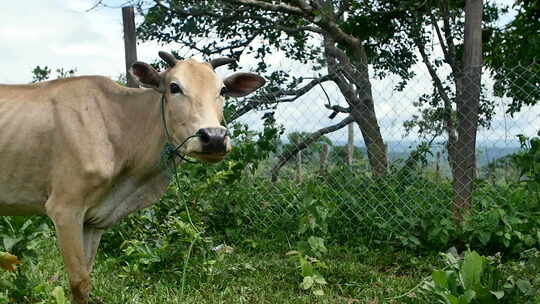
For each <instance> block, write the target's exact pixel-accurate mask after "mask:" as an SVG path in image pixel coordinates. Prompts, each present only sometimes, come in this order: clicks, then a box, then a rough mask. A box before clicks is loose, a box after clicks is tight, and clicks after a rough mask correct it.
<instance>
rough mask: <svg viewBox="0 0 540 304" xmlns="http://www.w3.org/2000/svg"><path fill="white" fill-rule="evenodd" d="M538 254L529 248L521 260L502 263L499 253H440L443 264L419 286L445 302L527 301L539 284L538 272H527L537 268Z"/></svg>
mask: <svg viewBox="0 0 540 304" xmlns="http://www.w3.org/2000/svg"><path fill="white" fill-rule="evenodd" d="M538 256H539V252H538V251H537V250H530V251H528V252H525V253H524V254H523V255H522V259H523V260H522V262H520V263H509V264H503V263H501V261H500V256H495V257H485V256H481V255H479V254H478V253H477V252H476V251H469V250H468V251H466V252H465V254H464V257H460V256H458V255H457V254H456V253H455V251H450V252H449V253H446V254H443V257H444V259H445V262H446V264H447V267H446V268H445V269H442V270H435V271H433V273H432V275H431V280H430V281H428V282H426V284H425V285H424V286H423V289H424V292H427V293H429V294H433V295H435V296H436V298H438V299H439V302H440V303H446V304H468V303H471V304H482V303H485V304H488V303H528V301H530V300H532V299H533V296H535V295H536V293H537V288H538V287H539V285H540V284H539V283H540V282H539V279H540V276H539V274H538V272H536V273H534V274H533V273H531V272H530V269H532V270H533V271H534V270H538V266H539V264H538ZM527 269H529V270H527ZM534 284H536V286H534Z"/></svg>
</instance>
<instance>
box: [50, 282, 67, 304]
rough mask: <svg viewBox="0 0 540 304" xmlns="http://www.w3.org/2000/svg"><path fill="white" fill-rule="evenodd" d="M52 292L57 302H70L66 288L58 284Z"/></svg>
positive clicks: (60, 303)
mask: <svg viewBox="0 0 540 304" xmlns="http://www.w3.org/2000/svg"><path fill="white" fill-rule="evenodd" d="M51 294H52V296H53V297H54V299H55V301H56V304H68V301H67V299H66V295H65V294H64V289H62V287H60V286H56V287H55V288H54V289H53V291H52V293H51Z"/></svg>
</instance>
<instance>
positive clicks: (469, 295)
mask: <svg viewBox="0 0 540 304" xmlns="http://www.w3.org/2000/svg"><path fill="white" fill-rule="evenodd" d="M475 295H476V293H475V292H474V291H473V290H470V289H469V290H467V291H465V293H463V295H462V296H461V297H459V304H468V303H471V301H472V300H473V299H474V297H475Z"/></svg>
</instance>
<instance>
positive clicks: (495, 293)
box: [490, 290, 504, 300]
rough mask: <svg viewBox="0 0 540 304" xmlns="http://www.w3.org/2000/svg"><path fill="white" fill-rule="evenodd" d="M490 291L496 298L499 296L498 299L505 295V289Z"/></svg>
mask: <svg viewBox="0 0 540 304" xmlns="http://www.w3.org/2000/svg"><path fill="white" fill-rule="evenodd" d="M490 293H491V294H492V295H494V296H495V298H497V300H500V299H502V297H504V290H499V291H490Z"/></svg>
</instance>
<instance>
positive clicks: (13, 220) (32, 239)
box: [0, 216, 51, 257]
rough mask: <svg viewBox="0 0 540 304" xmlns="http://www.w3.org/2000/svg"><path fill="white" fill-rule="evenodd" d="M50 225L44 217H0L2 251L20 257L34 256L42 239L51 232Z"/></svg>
mask: <svg viewBox="0 0 540 304" xmlns="http://www.w3.org/2000/svg"><path fill="white" fill-rule="evenodd" d="M49 223H50V222H49V221H48V219H47V218H46V217H43V216H34V217H24V216H12V217H0V240H1V241H2V243H1V244H0V245H1V246H0V249H1V248H3V249H4V250H5V251H7V252H10V253H13V254H15V255H16V256H19V257H27V256H28V257H31V256H34V255H35V248H36V247H37V245H38V244H39V241H40V238H42V237H44V236H46V235H48V234H49V233H50V232H51V229H50V226H49Z"/></svg>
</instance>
